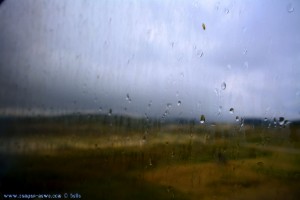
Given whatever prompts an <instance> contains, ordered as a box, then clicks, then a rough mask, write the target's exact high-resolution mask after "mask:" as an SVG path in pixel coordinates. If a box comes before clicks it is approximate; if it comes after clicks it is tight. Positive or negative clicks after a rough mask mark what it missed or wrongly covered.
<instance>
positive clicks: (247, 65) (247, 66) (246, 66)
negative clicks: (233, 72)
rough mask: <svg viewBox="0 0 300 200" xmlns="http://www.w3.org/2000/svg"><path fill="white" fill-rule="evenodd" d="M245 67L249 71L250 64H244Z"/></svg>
mask: <svg viewBox="0 0 300 200" xmlns="http://www.w3.org/2000/svg"><path fill="white" fill-rule="evenodd" d="M244 67H245V68H246V69H248V68H249V63H248V62H247V61H246V62H244Z"/></svg>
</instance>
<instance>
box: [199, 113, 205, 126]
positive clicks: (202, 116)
mask: <svg viewBox="0 0 300 200" xmlns="http://www.w3.org/2000/svg"><path fill="white" fill-rule="evenodd" d="M200 123H201V124H204V123H205V116H204V115H201V116H200Z"/></svg>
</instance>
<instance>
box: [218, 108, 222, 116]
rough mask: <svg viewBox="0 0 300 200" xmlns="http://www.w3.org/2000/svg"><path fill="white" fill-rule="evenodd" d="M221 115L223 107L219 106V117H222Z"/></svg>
mask: <svg viewBox="0 0 300 200" xmlns="http://www.w3.org/2000/svg"><path fill="white" fill-rule="evenodd" d="M221 113H222V106H219V109H218V115H221Z"/></svg>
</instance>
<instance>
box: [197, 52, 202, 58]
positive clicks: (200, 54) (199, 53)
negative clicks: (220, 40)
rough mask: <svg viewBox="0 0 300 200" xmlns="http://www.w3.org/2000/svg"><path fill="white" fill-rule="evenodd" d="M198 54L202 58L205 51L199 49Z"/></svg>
mask: <svg viewBox="0 0 300 200" xmlns="http://www.w3.org/2000/svg"><path fill="white" fill-rule="evenodd" d="M197 56H198V57H199V58H201V57H202V56H203V51H201V50H197Z"/></svg>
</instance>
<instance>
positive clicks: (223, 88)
mask: <svg viewBox="0 0 300 200" xmlns="http://www.w3.org/2000/svg"><path fill="white" fill-rule="evenodd" d="M221 89H222V90H225V89H226V83H225V82H223V83H222V84H221Z"/></svg>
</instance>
